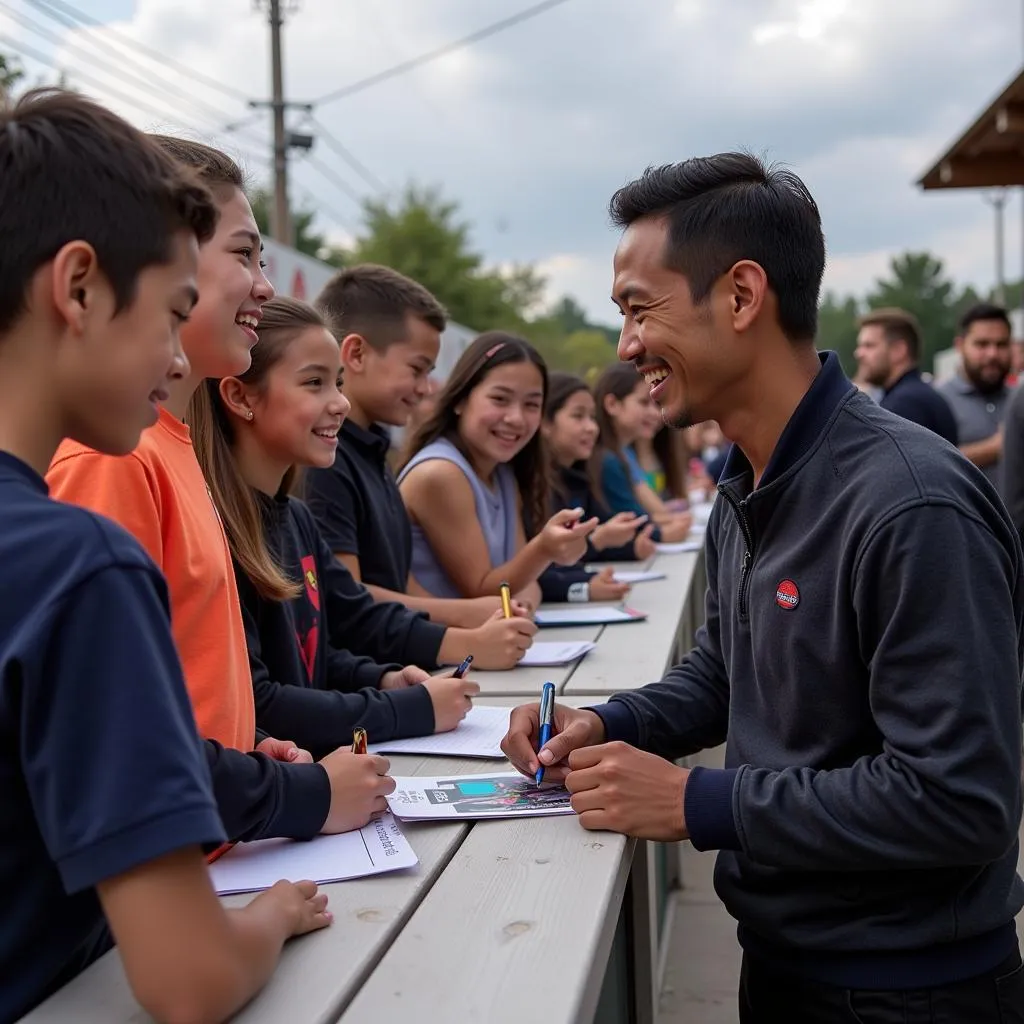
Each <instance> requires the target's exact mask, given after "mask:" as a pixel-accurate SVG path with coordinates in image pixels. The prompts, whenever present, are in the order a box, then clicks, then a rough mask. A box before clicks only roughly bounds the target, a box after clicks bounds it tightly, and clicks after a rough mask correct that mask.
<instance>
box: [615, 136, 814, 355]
mask: <svg viewBox="0 0 1024 1024" xmlns="http://www.w3.org/2000/svg"><path fill="white" fill-rule="evenodd" d="M610 213H611V217H612V221H613V222H614V223H615V224H616V226H618V227H620V228H626V227H629V225H631V224H633V223H634V222H636V221H638V220H640V219H642V218H645V217H664V218H666V220H667V222H668V240H667V243H666V246H665V254H664V261H665V266H666V267H668V268H670V269H671V270H674V271H676V272H677V273H679V274H682V276H683V277H685V278H686V280H687V282H688V284H689V286H690V294H691V297H692V300H693V302H694V304H695V305H699V304H700V303H702V302H704V301H705V300H706V299H707V298H708V296H709V294H710V293H711V289H712V288H713V287H714V284H715V282H716V281H717V280H718V279H719V278H720V277H721V276H722V275H723V274H725V273H727V272H728V270H729V268H730V267H732V266H733V265H734V264H736V263H738V262H739V261H740V260H751V261H753V262H754V263H757V264H758V265H759V266H760V267H761V268H762V269H763V270H764V272H765V276H766V277H767V279H768V287H769V288H771V290H772V292H773V293H774V295H775V299H776V302H777V305H778V316H779V326H780V327H781V329H782V331H783V333H784V334H785V335H786V337H787V338H789V340H790V341H793V342H806V341H812V340H813V339H814V336H815V334H816V333H817V326H818V295H819V292H820V291H821V279H822V275H823V274H824V272H825V239H824V236H823V235H822V231H821V215H820V213H819V212H818V206H817V204H816V203H815V201H814V199H813V197H812V196H811V193H810V192H809V191H808V189H807V186H806V185H804V183H803V182H802V181H801V180H800V179H799V178H798V177H797V176H796V175H795V174H793V173H792V172H791V171H787V170H785V169H783V168H780V167H776V166H768V165H766V164H765V163H763V162H762V161H761V160H759V159H758V158H757V157H755V156H752V155H750V154H748V153H719V154H718V155H716V156H709V157H694V158H692V159H690V160H684V161H683V162H682V163H677V164H666V165H665V166H663V167H649V168H648V169H647V170H646V171H644V173H643V174H642V175H641V176H640V177H639V178H637V179H636V180H635V181H632V182H630V183H629V184H628V185H624V186H623V187H622V188H620V189H619V190H618V191H617V192H616V193H615V194H614V195H613V196H612V199H611V203H610Z"/></svg>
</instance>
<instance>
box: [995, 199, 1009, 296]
mask: <svg viewBox="0 0 1024 1024" xmlns="http://www.w3.org/2000/svg"><path fill="white" fill-rule="evenodd" d="M992 206H993V208H994V209H995V212H996V302H998V303H999V305H1000V306H1005V305H1006V274H1005V269H1004V262H1005V234H1006V230H1005V221H1004V214H1005V212H1006V190H1005V189H1002V190H1001V191H1000V192H999V194H998V195H997V196H996V199H995V202H994V203H993V204H992Z"/></svg>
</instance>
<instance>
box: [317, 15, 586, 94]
mask: <svg viewBox="0 0 1024 1024" xmlns="http://www.w3.org/2000/svg"><path fill="white" fill-rule="evenodd" d="M567 2H568V0H544V2H543V3H539V4H534V6H533V7H527V8H526V9H525V10H522V11H520V12H519V13H518V14H513V15H511V16H510V17H508V18H503V19H502V20H501V21H495V22H493V23H492V24H490V25H486V26H484V27H483V28H481V29H478V30H477V31H476V32H471V33H470V34H469V35H468V36H463V37H462V38H461V39H456V40H455V41H454V42H451V43H446V44H445V45H444V46H439V47H438V48H437V49H435V50H430V51H429V52H428V53H423V54H420V56H419V57H413V58H411V59H410V60H404V61H402V62H401V63H400V64H395V65H394V66H393V67H390V68H385V69H384V70H383V71H378V72H377V73H376V74H373V75H369V76H367V77H366V78H361V79H359V80H358V81H356V82H352V83H351V84H350V85H344V86H342V87H341V88H340V89H335V90H333V91H332V92H329V93H326V94H325V95H323V96H321V97H320V98H319V99H318V100H315V101H314V106H318V107H319V106H322V105H323V104H324V103H332V102H333V101H334V100H340V99H341V98H342V97H345V96H351V95H353V93H357V92H362V90H363V89H368V88H369V87H370V86H371V85H377V84H378V83H380V82H385V81H387V80H388V79H389V78H395V77H397V76H398V75H404V74H405V73H406V72H407V71H412V70H413V69H414V68H418V67H422V66H423V65H424V64H428V63H430V62H431V61H434V60H437V59H438V58H439V57H446V56H447V55H448V54H449V53H454V52H455V51H456V50H461V49H463V48H464V47H466V46H470V45H471V44H473V43H478V42H480V40H481V39H487V38H488V37H489V36H493V35H497V34H498V33H499V32H503V31H504V30H505V29H507V28H512V27H513V26H514V25H519V24H522V22H524V21H527V20H528V19H529V18H535V17H536V16H537V15H538V14H543V13H544V12H545V11H550V10H551V9H552V8H553V7H559V6H560V5H561V4H564V3H567Z"/></svg>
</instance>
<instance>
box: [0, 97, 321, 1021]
mask: <svg viewBox="0 0 1024 1024" xmlns="http://www.w3.org/2000/svg"><path fill="white" fill-rule="evenodd" d="M216 217H217V213H216V207H215V205H214V203H213V200H212V197H211V196H210V194H209V193H208V192H207V191H206V189H205V188H204V187H203V186H201V185H200V184H199V183H198V182H197V181H194V180H193V179H192V178H191V177H189V176H188V175H187V173H186V172H185V171H184V170H183V169H181V168H179V167H178V166H177V165H176V164H175V163H174V162H173V161H172V160H171V159H170V158H169V157H168V156H166V155H164V154H163V153H162V152H161V151H160V150H159V149H157V148H156V147H155V146H154V145H153V144H152V143H151V142H149V141H148V140H147V139H146V138H145V137H144V136H142V135H140V134H139V133H138V132H136V131H135V130H134V129H133V128H131V127H130V126H129V125H128V124H126V123H125V122H124V121H122V120H121V119H120V118H118V117H116V116H115V115H113V114H111V113H110V112H109V111H106V110H104V109H103V108H102V107H99V106H97V105H96V104H94V103H92V102H90V101H88V100H86V99H84V98H83V97H80V96H77V95H75V94H72V93H64V92H60V91H56V90H54V91H40V92H36V93H29V94H28V95H26V96H25V97H23V98H22V100H21V101H20V102H19V103H18V104H17V105H16V106H14V107H13V108H12V109H11V110H10V111H7V112H3V113H0V237H2V238H3V240H4V241H3V245H2V246H0V565H3V567H4V574H5V579H7V580H9V581H15V580H16V581H17V586H16V587H14V588H10V587H9V588H7V589H6V590H5V591H4V593H3V594H2V595H0V791H2V792H3V800H0V837H2V838H0V891H3V893H4V894H5V895H4V927H3V929H0V1019H2V1020H13V1019H15V1018H18V1017H20V1016H21V1015H22V1014H24V1013H26V1012H28V1011H29V1010H31V1009H32V1008H33V1007H34V1006H36V1005H37V1004H38V1003H39V1002H41V1001H42V1000H43V999H44V998H45V997H46V996H47V995H48V994H50V993H51V992H53V991H54V990H55V989H56V988H58V987H59V986H61V985H62V984H64V983H65V982H67V981H68V980H69V979H71V978H72V977H74V976H75V975H76V974H78V973H79V972H80V971H81V970H83V968H85V967H86V966H87V965H88V964H89V963H90V962H91V961H92V960H94V959H95V958H96V957H97V956H99V955H100V954H101V953H103V952H104V951H105V950H106V949H108V948H109V947H110V945H111V941H112V938H113V939H116V941H117V942H118V944H119V946H120V950H121V957H122V960H123V963H124V967H125V971H126V973H127V977H128V981H129V983H130V985H131V986H132V989H133V991H134V992H135V994H136V996H137V998H138V999H139V1000H140V1002H141V1003H142V1004H143V1006H144V1008H145V1009H146V1010H147V1011H148V1012H149V1013H150V1014H152V1015H153V1016H154V1017H156V1018H158V1019H174V1020H182V1019H189V1020H193V1019H203V1020H222V1019H225V1018H226V1017H228V1016H230V1015H231V1014H233V1013H234V1012H235V1011H236V1010H237V1009H238V1008H239V1007H240V1006H242V1005H243V1004H244V1003H245V1002H246V1001H248V1000H249V999H250V998H251V997H252V996H253V995H254V994H255V992H256V991H257V990H258V989H259V988H260V987H261V986H262V984H263V983H264V982H265V981H266V979H267V977H268V976H269V974H270V972H271V971H272V969H273V967H274V965H275V963H276V961H277V958H278V954H279V953H280V949H281V946H282V945H283V943H284V942H285V940H286V939H287V938H289V937H290V936H291V935H295V934H300V933H302V932H305V931H309V930H311V929H313V928H319V927H323V926H324V925H325V924H327V923H328V922H329V915H328V914H327V913H326V911H325V906H326V898H325V897H324V896H322V895H318V894H317V891H316V886H315V885H313V884H312V883H308V882H302V883H298V884H292V883H288V882H282V883H278V885H276V886H275V887H274V888H273V889H271V890H269V891H268V892H266V893H264V894H261V895H260V896H259V897H257V898H256V899H255V900H253V902H252V903H251V904H250V905H249V906H248V907H246V908H244V909H242V910H232V911H225V910H224V909H223V908H222V907H221V906H220V904H219V903H218V901H217V899H216V896H215V895H214V892H213V889H212V887H211V885H210V880H209V875H208V872H207V869H206V864H205V861H204V858H203V853H202V848H203V847H210V846H213V845H216V844H218V843H220V842H222V841H223V840H224V838H225V835H224V830H223V826H222V824H221V821H220V818H219V815H218V813H217V806H216V803H215V801H214V797H213V794H212V792H211V785H210V777H209V773H208V770H207V767H206V764H205V761H204V757H203V752H202V748H201V745H200V740H199V737H198V735H197V733H196V727H195V722H194V719H193V717H192V711H191V706H190V704H189V698H188V695H187V693H186V690H185V686H184V681H183V679H182V675H181V667H180V665H179V662H178V658H177V654H176V652H175V649H174V643H173V640H172V637H171V632H170V621H169V611H168V599H167V590H166V586H165V584H164V580H163V578H162V576H161V575H160V573H159V572H158V570H157V569H156V567H155V565H154V564H153V563H152V561H151V560H150V559H149V558H148V557H147V556H146V555H145V554H144V553H143V551H142V549H141V548H140V547H139V545H138V543H137V542H136V541H135V540H134V539H132V538H131V537H130V536H129V534H128V533H126V532H125V531H124V530H123V529H121V528H120V527H118V526H116V525H115V524H114V523H112V522H110V521H109V520H106V519H103V518H101V517H99V516H96V515H94V514H92V513H90V512H87V511H85V510H83V509H81V508H77V507H73V506H70V505H64V504H60V503H58V502H54V501H52V500H50V499H49V497H48V495H47V488H46V484H45V482H44V480H43V473H44V472H45V471H46V468H47V466H48V465H49V462H50V459H51V458H52V456H53V453H54V451H55V450H56V448H57V445H58V443H59V442H60V441H61V440H62V439H63V438H64V437H71V438H74V439H77V440H79V441H81V442H82V443H84V444H88V445H90V446H92V447H94V448H97V449H99V450H101V451H104V452H109V453H111V454H125V453H127V452H129V451H131V449H132V448H133V447H134V446H135V445H136V444H137V443H138V439H139V435H140V433H141V431H142V430H143V429H144V428H145V427H147V426H149V425H151V424H152V423H153V422H154V421H155V419H156V415H157V409H156V403H157V402H159V401H161V400H163V399H164V398H165V397H166V395H165V392H164V389H165V387H166V385H167V381H168V378H169V377H170V375H171V374H172V373H175V372H183V371H185V372H187V363H185V361H184V356H183V355H182V352H181V348H180V344H179V341H178V328H179V326H180V324H181V322H182V321H184V320H185V319H186V318H187V317H188V315H189V312H190V311H191V309H192V307H193V305H194V304H195V302H196V298H197V292H196V255H197V246H198V242H199V241H202V240H205V239H206V238H208V237H210V235H211V234H212V233H213V229H214V226H215V223H216ZM108 925H109V928H108ZM111 933H112V934H111Z"/></svg>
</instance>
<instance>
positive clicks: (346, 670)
mask: <svg viewBox="0 0 1024 1024" xmlns="http://www.w3.org/2000/svg"><path fill="white" fill-rule="evenodd" d="M401 667H402V666H401V665H398V664H393V665H380V664H378V663H377V662H376V661H374V660H373V658H365V657H363V656H362V655H360V654H353V653H352V652H351V651H346V650H345V649H344V648H341V647H334V646H333V645H330V644H329V645H328V650H327V680H326V684H327V685H326V686H325V689H328V690H340V691H341V692H342V693H355V692H356V690H361V689H363V687H365V686H368V687H370V688H371V689H376V688H377V687H378V686H380V680H381V676H383V675H384V673H385V672H391V671H392V670H393V669H399V668H401Z"/></svg>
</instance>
